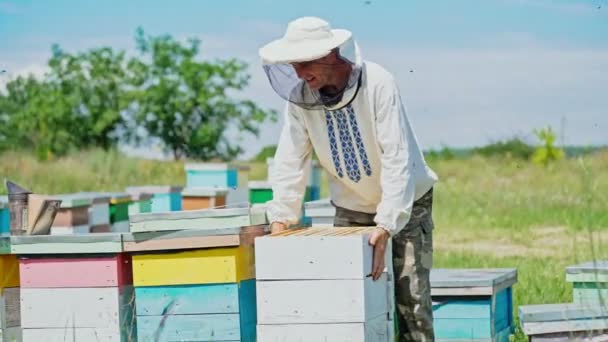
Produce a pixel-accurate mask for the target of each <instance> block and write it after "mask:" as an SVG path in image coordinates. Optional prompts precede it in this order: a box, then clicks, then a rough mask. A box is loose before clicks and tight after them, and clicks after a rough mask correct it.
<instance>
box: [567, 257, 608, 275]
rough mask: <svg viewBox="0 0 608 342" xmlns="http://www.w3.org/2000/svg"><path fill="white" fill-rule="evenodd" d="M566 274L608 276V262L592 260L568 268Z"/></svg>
mask: <svg viewBox="0 0 608 342" xmlns="http://www.w3.org/2000/svg"><path fill="white" fill-rule="evenodd" d="M566 274H572V275H574V274H608V260H592V261H587V262H584V263H580V264H577V265H572V266H568V267H566Z"/></svg>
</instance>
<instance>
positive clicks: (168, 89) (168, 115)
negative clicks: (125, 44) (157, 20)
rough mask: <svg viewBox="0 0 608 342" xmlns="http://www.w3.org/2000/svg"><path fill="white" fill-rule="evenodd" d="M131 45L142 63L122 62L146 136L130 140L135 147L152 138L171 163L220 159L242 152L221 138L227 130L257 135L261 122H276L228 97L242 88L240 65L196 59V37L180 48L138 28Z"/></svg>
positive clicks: (270, 113)
mask: <svg viewBox="0 0 608 342" xmlns="http://www.w3.org/2000/svg"><path fill="white" fill-rule="evenodd" d="M136 42H137V48H138V51H139V52H140V53H141V55H142V57H143V58H145V60H141V59H138V58H133V59H131V60H130V62H129V64H128V73H129V76H128V77H129V81H130V84H131V85H132V86H133V87H134V89H133V90H132V91H131V93H130V99H131V100H132V101H133V102H132V106H131V113H133V118H134V120H135V122H136V123H137V124H138V125H139V126H141V127H143V128H144V129H145V131H146V134H147V136H146V137H143V136H141V135H135V136H132V137H131V138H133V141H135V142H136V143H138V144H140V143H141V142H142V141H144V140H145V139H146V138H158V139H160V140H161V141H162V142H163V144H164V146H165V147H166V149H167V151H170V152H171V153H172V155H173V157H174V159H180V158H183V157H189V158H197V159H202V160H210V159H221V160H226V159H231V158H234V157H236V156H237V155H239V154H240V153H241V151H242V149H241V147H240V146H239V145H238V144H236V143H234V142H232V141H231V140H230V139H229V137H228V136H227V134H226V132H227V131H228V130H229V129H230V128H233V129H234V128H236V129H238V130H239V132H242V133H249V134H254V135H255V136H257V135H258V134H259V125H260V124H261V123H263V122H264V121H265V120H267V119H270V120H276V113H275V112H274V111H265V110H262V109H261V108H259V107H258V106H257V105H256V104H255V103H254V102H253V101H249V100H235V99H233V98H231V97H230V96H229V95H228V93H229V92H231V91H240V90H242V89H244V88H245V87H246V86H247V84H248V81H249V75H247V74H246V73H245V69H246V67H247V66H246V64H244V63H242V62H240V61H238V60H235V59H230V60H223V61H215V62H208V61H199V60H197V59H196V58H197V56H198V54H199V45H200V41H198V40H196V39H189V40H188V42H187V43H186V44H183V43H180V42H178V41H176V40H174V39H173V38H172V37H171V36H169V35H163V36H158V37H152V36H146V35H145V33H144V31H143V30H142V29H141V28H140V29H138V30H137V33H136Z"/></svg>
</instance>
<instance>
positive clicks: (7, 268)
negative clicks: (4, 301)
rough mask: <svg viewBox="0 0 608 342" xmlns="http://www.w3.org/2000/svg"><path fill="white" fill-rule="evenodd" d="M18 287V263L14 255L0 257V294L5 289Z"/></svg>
mask: <svg viewBox="0 0 608 342" xmlns="http://www.w3.org/2000/svg"><path fill="white" fill-rule="evenodd" d="M17 286H19V261H18V260H17V257H16V256H15V255H0V294H1V293H2V290H3V289H4V288H7V287H17Z"/></svg>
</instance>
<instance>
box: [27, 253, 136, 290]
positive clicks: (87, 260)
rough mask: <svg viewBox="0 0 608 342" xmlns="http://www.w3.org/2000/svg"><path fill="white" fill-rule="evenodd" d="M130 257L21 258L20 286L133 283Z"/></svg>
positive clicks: (104, 285)
mask: <svg viewBox="0 0 608 342" xmlns="http://www.w3.org/2000/svg"><path fill="white" fill-rule="evenodd" d="M131 270H132V267H131V257H130V256H129V255H126V254H122V253H121V254H118V255H114V256H107V257H80V256H78V257H73V258H46V257H45V258H21V259H20V262H19V272H20V274H21V287H24V288H56V287H114V286H122V285H130V284H132V283H133V276H132V271H131Z"/></svg>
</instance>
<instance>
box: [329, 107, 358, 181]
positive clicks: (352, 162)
mask: <svg viewBox="0 0 608 342" xmlns="http://www.w3.org/2000/svg"><path fill="white" fill-rule="evenodd" d="M335 114H336V119H338V132H339V133H340V142H341V143H342V156H343V157H344V164H345V165H346V174H347V175H348V178H350V179H352V180H353V181H355V182H358V181H360V180H361V171H360V170H359V161H358V160H357V155H356V154H355V144H354V143H353V139H352V137H351V135H350V129H349V127H348V120H347V119H346V114H344V112H343V111H341V110H337V111H335Z"/></svg>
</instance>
